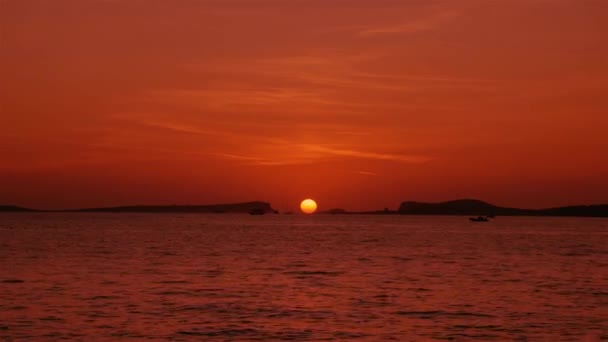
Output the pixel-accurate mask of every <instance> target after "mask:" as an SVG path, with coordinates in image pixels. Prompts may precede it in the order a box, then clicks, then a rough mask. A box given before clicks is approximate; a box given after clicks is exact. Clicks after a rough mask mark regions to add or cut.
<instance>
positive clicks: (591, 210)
mask: <svg viewBox="0 0 608 342" xmlns="http://www.w3.org/2000/svg"><path fill="white" fill-rule="evenodd" d="M399 214H401V215H484V216H485V215H499V216H581V217H583V216H588V217H608V204H602V205H587V206H584V205H580V206H568V207H558V208H548V209H519V208H506V207H499V206H495V205H493V204H490V203H486V202H483V201H480V200H474V199H463V200H455V201H448V202H441V203H423V202H403V203H401V206H400V207H399Z"/></svg>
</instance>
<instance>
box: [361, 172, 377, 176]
mask: <svg viewBox="0 0 608 342" xmlns="http://www.w3.org/2000/svg"><path fill="white" fill-rule="evenodd" d="M356 173H358V174H361V175H365V176H378V174H377V173H374V172H368V171H356Z"/></svg>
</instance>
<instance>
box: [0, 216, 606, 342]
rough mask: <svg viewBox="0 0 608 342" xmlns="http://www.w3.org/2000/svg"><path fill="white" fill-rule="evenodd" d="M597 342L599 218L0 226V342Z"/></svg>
mask: <svg viewBox="0 0 608 342" xmlns="http://www.w3.org/2000/svg"><path fill="white" fill-rule="evenodd" d="M62 339H65V340H76V341H78V340H82V341H91V340H118V339H121V340H122V339H132V340H144V339H151V340H155V339H156V340H172V341H189V340H195V341H279V340H296V341H320V340H348V341H351V340H361V341H433V340H454V341H469V340H483V341H491V340H496V341H601V340H608V220H606V219H589V218H530V217H517V218H514V217H513V218H508V217H498V218H496V219H495V220H493V221H492V222H489V223H472V222H469V221H468V219H467V218H465V217H411V216H300V215H291V216H290V215H266V216H249V215H198V214H178V215H168V214H159V215H156V214H143V215H139V214H138V215H131V214H84V213H81V214H58V213H45V214H2V215H0V340H7V341H13V340H14V341H22V340H27V341H38V340H41V341H45V340H48V341H56V340H62Z"/></svg>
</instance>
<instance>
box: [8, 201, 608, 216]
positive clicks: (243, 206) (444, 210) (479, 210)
mask: <svg viewBox="0 0 608 342" xmlns="http://www.w3.org/2000/svg"><path fill="white" fill-rule="evenodd" d="M252 211H256V212H262V213H276V214H278V213H279V212H278V211H277V210H275V209H274V208H273V207H272V205H271V204H270V203H268V202H262V201H253V202H243V203H232V204H210V205H136V206H120V207H104V208H85V209H73V210H36V209H29V208H23V207H19V206H12V205H4V206H2V205H0V212H91V213H217V214H221V213H251V212H252ZM318 214H326V215H462V216H465V215H466V216H477V215H479V216H576V217H608V204H598V205H577V206H565V207H555V208H546V209H519V208H509V207H500V206H496V205H493V204H490V203H487V202H484V201H480V200H476V199H460V200H454V201H447V202H439V203H425V202H413V201H406V202H403V203H401V205H400V206H399V208H398V209H397V210H391V209H389V208H385V209H383V210H377V211H348V210H345V209H339V208H336V209H330V210H327V211H322V212H319V213H318Z"/></svg>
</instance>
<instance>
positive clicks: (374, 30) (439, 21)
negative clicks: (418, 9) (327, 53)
mask: <svg viewBox="0 0 608 342" xmlns="http://www.w3.org/2000/svg"><path fill="white" fill-rule="evenodd" d="M459 16H460V12H457V11H454V10H444V11H440V12H437V13H433V14H432V15H429V16H427V17H422V18H415V19H409V20H405V21H404V22H402V23H397V24H393V25H384V26H376V27H368V28H366V29H363V30H360V31H359V32H358V35H359V36H361V37H374V36H378V35H388V34H407V33H415V32H422V31H431V30H436V29H438V28H440V27H442V26H443V25H445V24H446V23H449V22H450V21H452V20H454V19H455V18H457V17H459Z"/></svg>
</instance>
